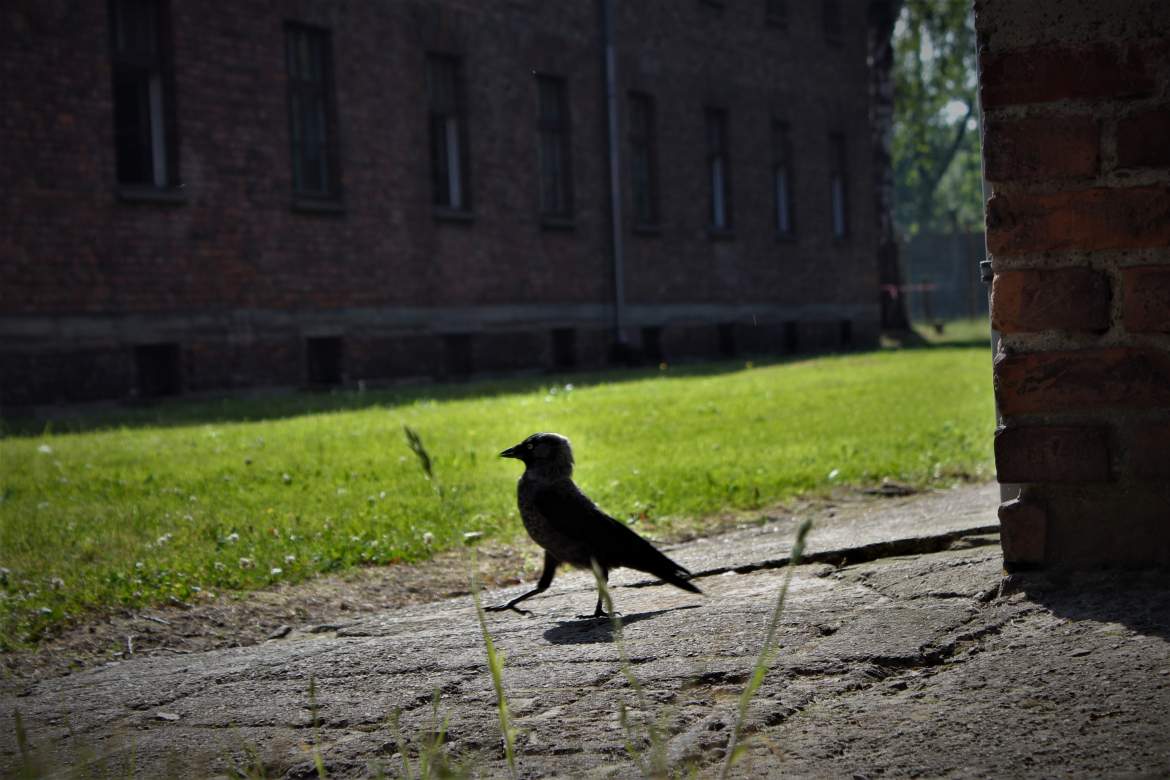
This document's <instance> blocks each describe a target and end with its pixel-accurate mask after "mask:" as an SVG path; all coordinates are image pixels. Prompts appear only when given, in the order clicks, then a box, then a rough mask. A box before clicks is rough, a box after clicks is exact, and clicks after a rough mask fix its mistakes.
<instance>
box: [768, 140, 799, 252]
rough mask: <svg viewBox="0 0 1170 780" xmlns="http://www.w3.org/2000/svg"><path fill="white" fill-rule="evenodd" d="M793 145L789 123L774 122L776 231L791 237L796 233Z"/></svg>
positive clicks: (773, 158) (773, 191)
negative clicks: (793, 193)
mask: <svg viewBox="0 0 1170 780" xmlns="http://www.w3.org/2000/svg"><path fill="white" fill-rule="evenodd" d="M792 192H793V182H792V145H791V141H790V139H789V133H788V123H787V122H780V121H773V122H772V195H773V198H774V202H773V208H774V209H775V216H776V233H777V235H779V236H782V237H786V238H787V237H791V236H793V235H794V234H795V233H796V224H795V221H794V219H793V213H794V209H793V202H792Z"/></svg>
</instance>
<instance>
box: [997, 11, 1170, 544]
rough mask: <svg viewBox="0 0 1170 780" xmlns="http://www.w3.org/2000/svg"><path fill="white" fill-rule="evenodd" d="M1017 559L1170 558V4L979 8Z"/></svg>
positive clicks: (1000, 399)
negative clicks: (1016, 493) (1015, 489)
mask: <svg viewBox="0 0 1170 780" xmlns="http://www.w3.org/2000/svg"><path fill="white" fill-rule="evenodd" d="M975 14H976V16H975V19H976V28H977V31H978V36H979V47H980V52H979V54H980V66H981V82H980V89H981V98H982V104H983V110H984V112H985V130H984V138H983V157H984V171H985V175H986V177H987V179H988V180H989V181H990V183H991V197H990V199H989V201H988V204H987V244H988V249H989V252H990V255H991V259H992V265H993V269H994V272H995V276H994V282H993V288H992V323H993V326H994V327H995V328H996V329H997V330H998V331H999V332H1000V333H1001V335H1002V339H1001V343H1000V350H999V354H998V355H997V356H996V359H995V390H996V400H997V404H998V408H999V412H1000V414H1001V416H1002V427H1001V428H1000V430H999V431H998V433H997V435H996V440H995V454H996V465H997V470H998V474H999V479H1000V481H1001V482H1002V483H1005V484H1011V485H1013V486H1018V487H1019V495H1018V497H1015V498H1013V499H1012V500H1010V501H1008V502H1006V503H1005V504H1004V505H1003V507H1001V511H1000V519H1001V522H1002V523H1003V541H1004V557H1005V560H1006V561H1007V563H1008V565H1009V566H1024V565H1045V566H1050V567H1051V566H1056V567H1083V566H1094V565H1100V564H1124V565H1148V564H1158V565H1168V564H1170V466H1167V464H1170V44H1168V43H1167V41H1170V5H1168V4H1166V3H1163V2H1141V1H1140V0H1125V1H1123V2H1119V3H1098V2H1095V0H1074V1H1072V2H1068V1H1066V0H1040V1H1039V2H1033V3H1019V2H1012V0H976V2H975Z"/></svg>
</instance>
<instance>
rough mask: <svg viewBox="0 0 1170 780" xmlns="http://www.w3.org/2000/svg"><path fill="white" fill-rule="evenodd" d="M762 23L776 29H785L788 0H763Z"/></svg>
mask: <svg viewBox="0 0 1170 780" xmlns="http://www.w3.org/2000/svg"><path fill="white" fill-rule="evenodd" d="M764 21H765V22H767V23H768V24H770V25H774V26H776V27H787V26H788V0H764Z"/></svg>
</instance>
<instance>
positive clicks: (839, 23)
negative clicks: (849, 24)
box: [821, 0, 845, 45]
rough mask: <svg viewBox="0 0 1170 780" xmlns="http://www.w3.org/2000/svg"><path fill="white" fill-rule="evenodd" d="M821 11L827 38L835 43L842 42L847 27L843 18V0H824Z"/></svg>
mask: <svg viewBox="0 0 1170 780" xmlns="http://www.w3.org/2000/svg"><path fill="white" fill-rule="evenodd" d="M821 13H822V23H823V24H824V28H825V40H826V41H828V42H829V43H831V44H833V45H837V44H840V43H841V38H842V36H843V34H844V29H845V23H844V21H843V20H842V18H841V0H822V1H821Z"/></svg>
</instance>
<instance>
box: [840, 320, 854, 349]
mask: <svg viewBox="0 0 1170 780" xmlns="http://www.w3.org/2000/svg"><path fill="white" fill-rule="evenodd" d="M840 327H841V330H840V339H841V348H842V349H852V348H853V321H852V320H841V326H840Z"/></svg>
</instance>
